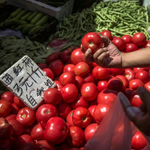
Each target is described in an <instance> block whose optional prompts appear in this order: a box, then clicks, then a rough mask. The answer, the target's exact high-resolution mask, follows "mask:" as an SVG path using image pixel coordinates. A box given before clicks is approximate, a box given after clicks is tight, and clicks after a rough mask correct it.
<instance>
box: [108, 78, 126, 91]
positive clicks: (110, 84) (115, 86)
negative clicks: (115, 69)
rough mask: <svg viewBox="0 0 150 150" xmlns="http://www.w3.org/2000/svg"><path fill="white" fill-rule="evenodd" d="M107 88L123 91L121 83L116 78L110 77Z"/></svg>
mask: <svg viewBox="0 0 150 150" xmlns="http://www.w3.org/2000/svg"><path fill="white" fill-rule="evenodd" d="M107 88H108V89H111V90H115V91H118V92H119V91H122V90H123V82H122V80H121V79H120V78H118V77H112V78H111V79H109V80H108V82H107Z"/></svg>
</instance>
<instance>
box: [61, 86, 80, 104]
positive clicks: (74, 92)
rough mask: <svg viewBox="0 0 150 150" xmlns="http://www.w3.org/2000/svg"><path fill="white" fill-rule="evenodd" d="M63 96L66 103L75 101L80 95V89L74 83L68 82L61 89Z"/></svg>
mask: <svg viewBox="0 0 150 150" xmlns="http://www.w3.org/2000/svg"><path fill="white" fill-rule="evenodd" d="M61 94H62V98H63V100H64V101H65V102H66V103H71V102H73V101H74V100H75V99H76V98H77V96H78V89H77V87H76V86H75V85H74V84H66V85H65V86H64V87H63V88H62V89H61Z"/></svg>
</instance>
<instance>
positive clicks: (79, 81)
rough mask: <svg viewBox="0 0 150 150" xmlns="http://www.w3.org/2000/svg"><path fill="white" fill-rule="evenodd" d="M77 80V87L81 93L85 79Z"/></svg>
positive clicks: (77, 77) (78, 78)
mask: <svg viewBox="0 0 150 150" xmlns="http://www.w3.org/2000/svg"><path fill="white" fill-rule="evenodd" d="M75 80H76V83H75V85H76V87H77V88H78V90H79V91H80V88H81V86H82V84H83V83H84V79H83V78H82V77H80V76H75Z"/></svg>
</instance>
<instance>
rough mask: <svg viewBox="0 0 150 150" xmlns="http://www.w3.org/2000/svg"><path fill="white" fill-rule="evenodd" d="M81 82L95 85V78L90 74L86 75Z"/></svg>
mask: <svg viewBox="0 0 150 150" xmlns="http://www.w3.org/2000/svg"><path fill="white" fill-rule="evenodd" d="M83 80H84V82H86V83H88V82H92V83H95V78H94V77H93V75H92V74H91V73H88V74H86V75H85V76H83Z"/></svg>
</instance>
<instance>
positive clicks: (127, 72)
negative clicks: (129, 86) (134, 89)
mask: <svg viewBox="0 0 150 150" xmlns="http://www.w3.org/2000/svg"><path fill="white" fill-rule="evenodd" d="M123 75H124V76H125V77H126V78H127V79H128V81H130V80H132V79H134V77H135V74H134V71H133V70H132V69H130V68H126V69H125V70H124V72H123Z"/></svg>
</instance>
